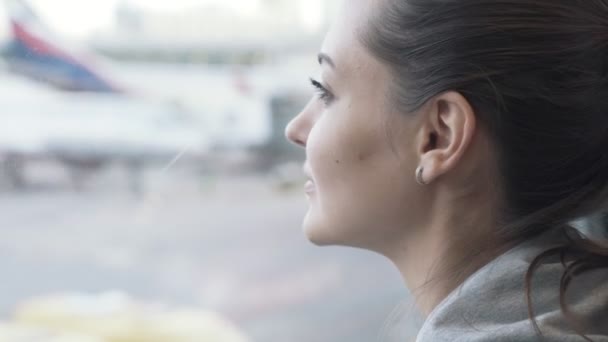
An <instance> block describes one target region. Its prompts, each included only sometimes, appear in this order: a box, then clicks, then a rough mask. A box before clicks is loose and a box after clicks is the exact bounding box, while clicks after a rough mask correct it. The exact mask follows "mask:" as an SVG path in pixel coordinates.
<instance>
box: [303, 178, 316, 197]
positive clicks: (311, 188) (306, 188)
mask: <svg viewBox="0 0 608 342" xmlns="http://www.w3.org/2000/svg"><path fill="white" fill-rule="evenodd" d="M304 191H305V192H306V193H307V194H309V193H312V192H314V191H315V183H314V182H313V181H311V180H309V181H307V182H306V184H304Z"/></svg>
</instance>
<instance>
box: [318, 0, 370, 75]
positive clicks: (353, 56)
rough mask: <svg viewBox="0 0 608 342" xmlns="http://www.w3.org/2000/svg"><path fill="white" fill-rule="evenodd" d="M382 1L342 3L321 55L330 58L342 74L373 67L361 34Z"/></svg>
mask: <svg viewBox="0 0 608 342" xmlns="http://www.w3.org/2000/svg"><path fill="white" fill-rule="evenodd" d="M378 2H379V0H347V1H343V2H342V6H341V10H340V11H339V12H338V14H337V15H336V17H335V18H334V21H333V23H332V25H331V27H330V30H329V32H328V33H327V35H326V37H325V40H324V41H323V45H322V47H321V52H323V53H325V54H327V55H329V56H330V57H331V58H332V59H333V60H334V62H335V64H336V71H337V72H339V73H340V74H345V73H349V72H352V71H353V70H358V69H361V68H368V67H370V63H372V57H371V54H369V53H368V52H367V50H366V49H365V48H364V47H363V45H362V44H361V42H360V40H359V35H360V32H361V31H362V30H364V29H365V27H366V24H367V22H368V21H369V19H370V18H371V14H372V10H373V9H374V8H375V7H376V6H377V5H378Z"/></svg>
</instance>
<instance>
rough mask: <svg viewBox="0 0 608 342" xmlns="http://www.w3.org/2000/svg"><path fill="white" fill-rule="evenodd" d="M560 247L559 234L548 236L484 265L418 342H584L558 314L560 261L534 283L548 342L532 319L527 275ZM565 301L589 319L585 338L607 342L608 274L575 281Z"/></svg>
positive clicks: (437, 314)
mask: <svg viewBox="0 0 608 342" xmlns="http://www.w3.org/2000/svg"><path fill="white" fill-rule="evenodd" d="M561 242H563V236H562V235H561V234H559V233H557V232H548V233H545V234H543V235H541V236H539V237H537V238H535V239H532V240H530V241H527V242H524V243H522V244H520V245H518V246H516V247H514V248H513V249H511V250H510V251H508V252H506V253H505V254H503V255H501V256H500V257H498V258H497V259H495V260H494V261H492V262H490V263H489V264H487V265H485V266H484V267H483V268H481V269H480V270H478V271H477V272H476V273H474V274H473V275H472V276H470V277H469V278H468V279H467V280H466V281H465V282H463V283H462V284H461V285H460V286H459V287H458V288H457V289H456V290H454V291H453V292H452V293H451V294H450V295H448V297H446V298H445V299H444V300H443V301H442V302H441V303H440V304H439V305H438V306H437V307H436V308H435V309H434V310H433V311H432V312H431V314H430V315H429V316H428V317H427V319H426V321H425V322H424V324H423V326H422V328H421V330H420V332H419V334H418V338H417V340H416V341H417V342H439V341H467V342H482V341H483V342H486V341H549V342H551V341H560V342H562V341H563V342H569V341H584V339H583V338H582V337H580V336H578V335H577V334H576V333H575V332H574V331H573V330H572V329H571V328H570V327H569V325H568V324H567V323H566V321H565V319H564V318H563V316H562V314H561V311H560V305H559V286H560V279H561V275H562V273H563V270H564V268H563V266H562V264H561V262H560V261H559V258H555V259H548V262H546V263H544V264H543V265H542V266H541V267H539V268H538V269H537V271H536V273H535V274H534V277H533V281H532V288H533V290H532V299H533V303H534V305H533V307H534V311H535V313H536V318H537V321H538V324H539V326H540V329H541V331H542V332H543V335H544V339H541V338H539V337H538V335H537V334H536V332H535V330H534V328H533V326H532V323H531V322H530V320H529V319H528V310H527V304H526V297H525V273H526V271H527V269H528V267H529V265H530V262H531V261H532V260H533V259H534V258H535V257H536V256H537V255H538V254H540V253H541V252H543V251H545V250H547V249H549V248H551V247H552V246H557V245H559V244H560V243H561ZM567 302H568V304H569V308H570V309H571V311H572V312H573V313H575V314H576V317H583V318H586V319H587V320H588V322H589V324H588V326H587V327H586V328H585V333H586V334H587V336H588V337H589V338H591V339H592V340H593V341H598V342H608V269H606V268H604V269H599V270H595V271H589V272H587V273H583V274H582V275H580V276H577V277H576V278H574V280H573V281H572V282H571V284H570V287H569V288H568V295H567Z"/></svg>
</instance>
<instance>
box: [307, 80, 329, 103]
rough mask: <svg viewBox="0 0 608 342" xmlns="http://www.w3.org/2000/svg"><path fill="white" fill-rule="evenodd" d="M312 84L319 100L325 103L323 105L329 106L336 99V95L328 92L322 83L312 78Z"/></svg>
mask: <svg viewBox="0 0 608 342" xmlns="http://www.w3.org/2000/svg"><path fill="white" fill-rule="evenodd" d="M310 83H311V84H312V86H313V87H314V88H315V91H316V93H317V96H318V97H319V99H320V100H321V101H323V103H325V105H326V106H329V105H330V104H331V102H332V101H333V99H334V95H333V94H332V93H331V92H330V91H329V90H327V88H325V87H324V86H323V85H322V84H321V82H319V81H317V80H315V79H312V78H311V79H310Z"/></svg>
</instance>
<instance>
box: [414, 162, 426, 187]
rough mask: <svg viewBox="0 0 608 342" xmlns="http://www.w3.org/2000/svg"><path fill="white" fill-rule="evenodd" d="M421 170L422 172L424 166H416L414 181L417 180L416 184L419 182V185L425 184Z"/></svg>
mask: <svg viewBox="0 0 608 342" xmlns="http://www.w3.org/2000/svg"><path fill="white" fill-rule="evenodd" d="M423 172H424V167H422V166H418V168H417V169H416V182H418V184H420V185H426V182H425V181H424V178H423V177H422V173H423Z"/></svg>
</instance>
